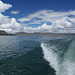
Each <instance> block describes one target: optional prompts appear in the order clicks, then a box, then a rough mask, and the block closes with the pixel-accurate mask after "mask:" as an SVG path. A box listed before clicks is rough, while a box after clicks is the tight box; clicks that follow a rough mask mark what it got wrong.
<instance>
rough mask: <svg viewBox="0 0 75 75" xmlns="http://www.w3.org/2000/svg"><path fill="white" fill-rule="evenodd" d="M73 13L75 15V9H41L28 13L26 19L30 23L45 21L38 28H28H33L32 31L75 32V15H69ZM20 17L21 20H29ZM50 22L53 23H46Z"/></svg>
mask: <svg viewBox="0 0 75 75" xmlns="http://www.w3.org/2000/svg"><path fill="white" fill-rule="evenodd" d="M71 15H72V16H74V15H75V11H66V12H62V11H59V12H58V11H57V12H55V11H53V10H41V11H38V12H35V13H32V14H30V15H28V16H27V17H25V19H29V23H28V24H35V25H36V24H42V23H45V24H43V25H41V26H38V27H37V28H32V27H30V28H29V29H28V30H32V32H34V31H36V32H37V31H43V32H44V31H45V32H46V31H48V32H62V33H63V32H75V17H69V16H71ZM20 19H21V21H20V20H19V19H18V20H19V21H20V22H27V21H26V20H22V18H20ZM48 22H50V23H51V25H47V24H46V23H48ZM25 29H26V27H25ZM28 30H27V31H28Z"/></svg>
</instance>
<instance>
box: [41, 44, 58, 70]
mask: <svg viewBox="0 0 75 75" xmlns="http://www.w3.org/2000/svg"><path fill="white" fill-rule="evenodd" d="M41 47H42V49H43V54H44V58H45V59H46V60H47V61H48V62H49V65H50V66H51V67H52V68H54V69H55V70H56V71H58V60H57V58H58V56H57V54H55V53H54V51H53V50H51V48H50V47H48V46H46V44H45V43H42V44H41Z"/></svg>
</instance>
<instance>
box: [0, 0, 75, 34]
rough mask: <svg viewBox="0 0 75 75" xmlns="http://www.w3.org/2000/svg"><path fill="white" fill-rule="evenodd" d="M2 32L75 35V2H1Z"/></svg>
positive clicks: (38, 0) (61, 0)
mask: <svg viewBox="0 0 75 75" xmlns="http://www.w3.org/2000/svg"><path fill="white" fill-rule="evenodd" d="M0 30H5V31H6V32H8V33H17V32H27V33H34V32H51V33H75V0H0Z"/></svg>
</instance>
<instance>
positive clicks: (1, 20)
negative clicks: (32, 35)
mask: <svg viewBox="0 0 75 75" xmlns="http://www.w3.org/2000/svg"><path fill="white" fill-rule="evenodd" d="M10 7H12V5H10V4H6V3H3V2H2V1H0V30H5V31H7V32H9V33H15V32H18V31H20V30H21V28H22V27H21V25H20V23H18V22H17V21H16V19H15V18H9V16H5V15H3V14H2V12H5V10H7V9H9V8H10Z"/></svg>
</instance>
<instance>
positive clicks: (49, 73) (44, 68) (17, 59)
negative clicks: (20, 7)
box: [0, 36, 75, 75]
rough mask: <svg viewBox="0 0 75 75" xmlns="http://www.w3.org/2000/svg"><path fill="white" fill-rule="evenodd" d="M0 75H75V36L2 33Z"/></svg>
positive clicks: (0, 38)
mask: <svg viewBox="0 0 75 75" xmlns="http://www.w3.org/2000/svg"><path fill="white" fill-rule="evenodd" d="M0 75H75V37H50V36H48V37H47V36H1V37H0Z"/></svg>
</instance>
